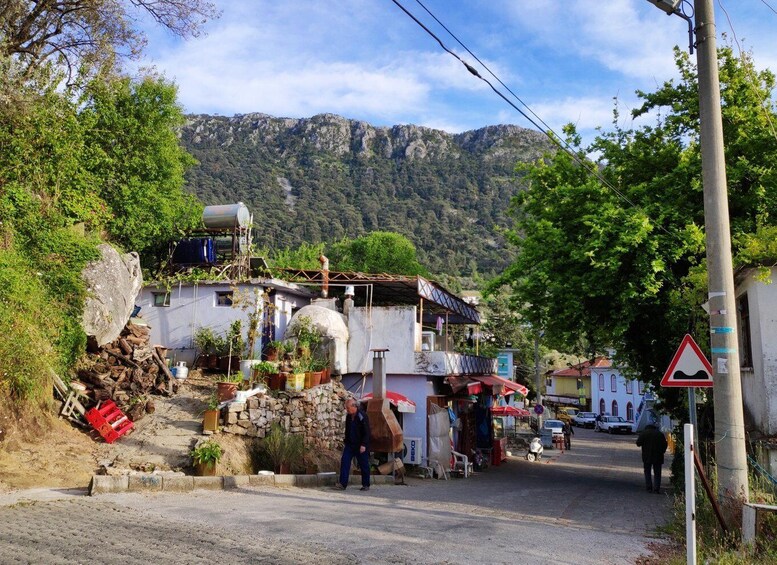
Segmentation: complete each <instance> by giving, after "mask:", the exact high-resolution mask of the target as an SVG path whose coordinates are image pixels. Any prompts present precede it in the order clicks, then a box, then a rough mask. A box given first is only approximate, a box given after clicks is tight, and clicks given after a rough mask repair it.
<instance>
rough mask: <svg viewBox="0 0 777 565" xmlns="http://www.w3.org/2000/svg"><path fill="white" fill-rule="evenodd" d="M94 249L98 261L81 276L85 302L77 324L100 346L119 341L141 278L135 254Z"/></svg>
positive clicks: (109, 248)
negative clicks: (84, 286) (83, 281)
mask: <svg viewBox="0 0 777 565" xmlns="http://www.w3.org/2000/svg"><path fill="white" fill-rule="evenodd" d="M98 249H99V250H100V254H101V255H102V258H101V259H99V260H97V261H94V262H92V263H89V264H88V265H87V266H86V268H85V269H84V271H83V273H82V276H83V277H84V280H85V281H86V288H87V298H86V304H85V305H84V316H83V319H82V322H81V323H82V325H83V327H84V331H85V332H86V335H88V336H89V337H90V340H94V342H96V344H97V345H98V346H100V345H105V344H106V343H110V342H112V341H113V340H115V339H116V338H117V337H119V334H120V333H121V330H122V328H124V326H125V325H126V324H127V321H128V320H129V318H130V315H131V314H132V310H133V309H134V307H135V299H136V298H137V296H138V293H139V292H140V287H141V286H142V285H143V275H142V273H141V270H140V257H139V256H138V254H137V253H126V254H124V255H120V254H119V252H118V251H116V250H115V249H114V248H113V247H111V246H110V245H108V244H102V245H100V246H99V247H98Z"/></svg>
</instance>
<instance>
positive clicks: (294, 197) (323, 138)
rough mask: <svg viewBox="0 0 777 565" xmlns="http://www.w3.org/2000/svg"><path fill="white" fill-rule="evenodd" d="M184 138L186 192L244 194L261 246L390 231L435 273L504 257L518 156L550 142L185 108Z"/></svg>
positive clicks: (534, 153) (518, 133) (210, 199)
mask: <svg viewBox="0 0 777 565" xmlns="http://www.w3.org/2000/svg"><path fill="white" fill-rule="evenodd" d="M181 140H182V143H183V145H184V146H185V147H186V149H187V150H188V151H189V152H190V153H192V154H193V155H194V156H195V158H197V160H198V161H199V163H200V164H199V165H198V166H197V167H195V168H193V169H191V170H190V171H189V173H188V176H187V180H188V185H189V189H190V190H191V191H192V192H194V193H195V194H196V195H197V196H198V197H200V199H202V200H203V201H204V202H205V203H206V204H219V203H226V202H236V201H238V200H239V201H243V202H245V203H246V204H247V205H248V206H249V208H250V209H251V211H252V212H253V213H254V225H255V227H256V233H257V236H258V237H257V239H258V242H257V243H258V244H259V245H260V246H268V247H275V246H279V247H295V246H298V245H299V244H300V243H302V242H303V241H306V242H308V243H318V242H320V241H326V242H331V241H335V240H338V239H340V238H342V237H358V236H360V235H364V234H365V233H368V232H370V231H375V230H387V231H396V232H399V233H402V234H403V235H405V236H407V237H409V238H410V239H411V240H412V241H413V243H414V244H415V245H416V247H417V248H418V254H419V259H420V260H421V262H422V263H424V264H425V265H427V266H428V267H429V269H430V270H432V271H433V272H441V273H448V274H465V275H471V274H474V273H475V272H480V273H486V274H488V273H494V272H498V271H499V270H501V269H502V268H504V267H505V266H506V265H507V264H508V262H509V257H508V254H507V250H506V247H505V242H504V239H503V237H502V235H501V233H500V230H501V229H502V228H504V227H505V226H507V225H508V222H509V220H508V217H507V214H506V210H507V208H508V207H509V205H510V200H511V198H512V196H513V195H515V194H516V193H517V191H518V190H520V188H521V179H520V178H519V177H518V176H517V175H516V174H515V173H514V169H515V165H516V164H517V163H518V162H527V161H532V160H536V159H538V158H539V157H540V156H541V155H542V153H543V152H545V151H547V150H549V149H551V144H550V142H549V141H548V140H547V139H546V138H545V137H544V136H543V135H542V134H540V133H538V132H534V131H532V130H527V129H524V128H521V127H519V126H514V125H493V126H486V127H484V128H479V129H476V130H471V131H466V132H462V133H458V134H450V133H447V132H443V131H441V130H435V129H432V128H427V127H424V126H416V125H412V124H408V125H394V126H372V125H370V124H369V123H367V122H364V121H359V120H351V119H348V118H344V117H342V116H338V115H336V114H318V115H315V116H312V117H310V118H279V117H273V116H270V115H268V114H263V113H248V114H237V115H235V116H232V117H226V116H210V115H207V114H198V115H190V116H187V123H186V124H185V126H184V127H183V128H182V130H181Z"/></svg>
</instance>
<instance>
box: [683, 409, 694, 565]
mask: <svg viewBox="0 0 777 565" xmlns="http://www.w3.org/2000/svg"><path fill="white" fill-rule="evenodd" d="M683 432H684V434H685V546H686V547H685V554H686V562H687V564H688V565H696V485H695V484H694V483H695V481H694V479H695V477H694V475H693V454H694V450H695V446H694V444H693V426H692V425H691V424H685V426H683Z"/></svg>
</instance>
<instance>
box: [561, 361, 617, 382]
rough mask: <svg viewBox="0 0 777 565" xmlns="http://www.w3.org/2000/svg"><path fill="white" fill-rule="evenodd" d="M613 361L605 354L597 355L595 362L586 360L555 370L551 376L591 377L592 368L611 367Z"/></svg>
mask: <svg viewBox="0 0 777 565" xmlns="http://www.w3.org/2000/svg"><path fill="white" fill-rule="evenodd" d="M610 366H612V362H611V361H610V360H609V359H608V358H607V357H604V356H599V357H595V358H594V360H593V362H591V361H589V360H585V361H583V362H582V363H578V364H577V365H572V366H571V367H567V368H566V369H558V370H556V371H553V372H552V373H551V374H550V376H552V377H574V378H576V379H579V378H580V377H590V376H591V368H592V367H593V368H594V369H598V368H600V367H610Z"/></svg>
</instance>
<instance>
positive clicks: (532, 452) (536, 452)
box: [526, 437, 543, 461]
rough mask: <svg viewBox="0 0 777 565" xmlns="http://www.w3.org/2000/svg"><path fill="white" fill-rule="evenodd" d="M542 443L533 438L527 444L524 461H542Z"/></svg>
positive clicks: (538, 439)
mask: <svg viewBox="0 0 777 565" xmlns="http://www.w3.org/2000/svg"><path fill="white" fill-rule="evenodd" d="M542 451H543V449H542V441H541V440H540V438H538V437H535V438H534V439H532V440H531V441H530V442H529V451H528V452H527V453H526V459H528V460H529V461H540V460H541V459H542Z"/></svg>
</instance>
